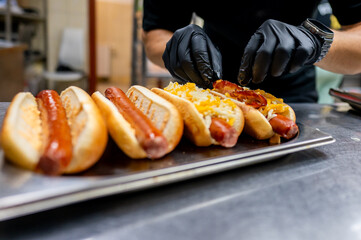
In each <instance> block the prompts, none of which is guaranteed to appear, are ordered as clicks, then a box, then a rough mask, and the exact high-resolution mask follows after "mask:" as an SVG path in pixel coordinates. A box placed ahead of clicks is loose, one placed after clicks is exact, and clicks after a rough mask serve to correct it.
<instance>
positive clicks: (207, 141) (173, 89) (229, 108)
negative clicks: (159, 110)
mask: <svg viewBox="0 0 361 240" xmlns="http://www.w3.org/2000/svg"><path fill="white" fill-rule="evenodd" d="M152 91H153V92H155V93H157V94H158V95H160V96H161V97H163V98H165V99H167V100H168V101H170V102H171V103H173V104H174V105H175V106H176V107H177V108H178V110H179V112H180V113H181V114H182V117H183V120H184V124H185V134H186V136H187V137H188V138H189V139H190V140H191V141H192V142H193V143H194V144H195V145H196V146H209V145H211V144H214V145H219V144H220V143H219V142H217V141H216V140H215V139H214V138H213V137H212V136H211V132H210V129H209V128H210V125H211V118H212V117H219V118H222V119H224V120H225V121H226V122H228V123H230V125H231V127H232V128H234V130H235V132H236V135H237V138H238V136H239V135H240V134H241V132H242V130H243V126H244V117H243V113H242V111H241V110H240V109H239V108H238V107H237V106H236V105H235V104H233V103H232V102H231V101H223V100H221V99H220V98H218V97H214V96H213V95H212V94H209V93H208V92H207V90H204V89H201V88H198V87H196V86H195V84H194V83H187V84H185V85H180V84H178V83H170V84H169V85H168V87H166V88H165V89H160V88H153V89H152ZM191 96H193V97H191ZM196 102H197V103H196ZM216 106H217V107H216ZM232 146H233V145H232ZM227 147H230V146H227Z"/></svg>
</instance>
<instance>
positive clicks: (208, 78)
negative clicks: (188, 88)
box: [163, 24, 222, 88]
mask: <svg viewBox="0 0 361 240" xmlns="http://www.w3.org/2000/svg"><path fill="white" fill-rule="evenodd" d="M163 61H164V65H165V67H166V68H167V69H168V71H169V72H170V73H171V74H172V76H173V77H174V78H176V79H178V80H181V81H185V82H194V83H196V84H197V85H198V86H200V87H205V88H208V87H211V86H212V82H214V81H216V80H218V79H221V78H222V57H221V54H220V52H219V51H218V49H217V48H216V47H215V46H214V45H213V43H212V42H211V40H210V39H209V37H208V36H207V34H206V33H205V32H204V31H203V29H202V28H200V27H199V26H197V25H194V24H191V25H188V26H187V27H184V28H181V29H178V30H177V31H176V32H175V33H174V34H173V37H172V38H171V39H170V40H169V42H168V43H167V47H166V49H165V51H164V53H163Z"/></svg>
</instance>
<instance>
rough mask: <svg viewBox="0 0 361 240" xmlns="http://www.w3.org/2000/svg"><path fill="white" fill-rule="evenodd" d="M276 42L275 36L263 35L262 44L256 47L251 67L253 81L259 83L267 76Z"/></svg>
mask: <svg viewBox="0 0 361 240" xmlns="http://www.w3.org/2000/svg"><path fill="white" fill-rule="evenodd" d="M276 44H277V37H276V36H274V35H271V36H269V37H264V40H263V44H262V45H261V46H260V48H259V49H258V51H257V54H256V57H255V59H254V64H253V68H252V75H253V78H252V82H253V83H256V84H258V83H261V82H263V80H264V79H265V77H266V76H267V73H268V72H269V69H270V65H271V61H272V56H273V52H274V50H275V47H276Z"/></svg>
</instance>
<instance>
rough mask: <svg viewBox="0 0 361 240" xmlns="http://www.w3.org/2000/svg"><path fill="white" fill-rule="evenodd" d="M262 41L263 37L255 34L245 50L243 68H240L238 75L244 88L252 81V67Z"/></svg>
mask: <svg viewBox="0 0 361 240" xmlns="http://www.w3.org/2000/svg"><path fill="white" fill-rule="evenodd" d="M262 40H263V38H262V36H261V35H260V34H258V33H255V34H253V36H252V37H251V39H250V40H249V42H248V44H247V46H246V48H245V49H244V53H243V56H242V61H241V66H240V67H239V73H238V82H239V84H241V85H243V86H245V85H247V84H248V83H249V82H250V81H251V79H252V65H253V62H254V58H255V56H256V52H257V50H258V47H259V45H260V44H261V43H262Z"/></svg>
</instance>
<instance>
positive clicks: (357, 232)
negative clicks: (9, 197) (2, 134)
mask: <svg viewBox="0 0 361 240" xmlns="http://www.w3.org/2000/svg"><path fill="white" fill-rule="evenodd" d="M292 106H293V107H294V109H295V111H296V114H297V118H298V122H300V123H302V124H303V125H302V129H303V130H302V131H301V133H303V132H304V129H305V128H307V127H305V126H309V127H310V128H309V129H311V130H312V131H315V132H313V133H312V134H311V135H314V137H315V138H317V135H316V133H319V132H318V131H317V130H316V129H320V130H321V131H322V132H326V133H328V134H330V135H332V136H333V137H334V138H335V139H336V142H335V143H332V144H327V145H323V146H318V147H316V148H309V149H302V151H297V152H294V153H290V154H286V155H283V156H276V157H275V158H273V157H270V158H269V159H267V160H271V159H273V161H266V162H259V163H258V164H253V165H249V166H243V167H239V166H242V164H241V163H238V164H239V165H237V167H236V166H232V165H229V166H227V165H224V166H222V164H221V163H220V162H217V159H219V158H220V159H222V158H223V157H224V156H222V152H223V151H220V150H219V149H218V148H217V147H215V148H212V150H211V154H210V155H206V152H202V151H200V152H195V153H194V154H195V156H206V157H208V158H210V159H209V160H207V161H216V162H214V163H212V164H210V165H209V167H213V166H217V165H219V166H221V170H220V172H218V173H215V172H217V171H218V170H215V169H211V170H210V172H206V173H202V172H201V173H200V174H199V175H198V177H197V178H192V179H188V180H186V181H179V180H178V179H177V178H176V177H175V178H174V179H169V178H167V177H168V176H171V175H172V174H168V173H167V172H162V173H163V174H164V176H165V177H164V178H162V177H160V178H153V177H150V176H148V179H152V180H151V181H149V182H147V183H146V184H149V186H153V188H148V189H143V190H142V191H135V192H134V191H133V192H127V193H126V194H125V193H123V194H114V195H113V194H111V195H109V196H108V197H101V198H98V196H94V197H96V198H97V199H94V200H89V201H81V202H79V203H77V204H70V205H67V206H65V207H60V208H54V209H53V210H47V211H44V212H41V213H37V214H32V215H28V216H23V217H18V218H15V219H12V220H7V221H2V222H1V223H0V238H1V239H17V238H20V239H21V238H26V239H67V238H69V236H72V238H74V239H173V240H174V239H240V238H241V239H358V238H360V237H361V214H360V212H361V201H360V199H361V187H360V183H361V121H360V120H361V116H360V115H359V113H358V112H356V111H353V110H352V109H350V107H349V106H348V105H335V106H331V105H317V104H294V105H292ZM0 110H1V105H0ZM0 114H1V111H0ZM306 131H307V130H306ZM301 137H302V134H301V135H300V136H299V138H298V139H296V140H295V141H291V142H290V143H289V144H293V143H295V142H297V141H299V140H300V138H301ZM306 145H307V144H306ZM281 146H282V145H281ZM108 147H109V148H110V149H107V151H110V150H111V147H112V145H111V144H110V145H109V146H108ZM271 147H272V146H271ZM301 147H303V146H301ZM265 148H267V146H266V147H265ZM306 148H307V147H306ZM253 150H254V149H252V150H251V151H253ZM227 151H230V152H228V153H227V154H228V155H232V154H234V155H237V154H239V153H240V152H232V151H233V150H231V149H229V150H227ZM118 154H120V153H118ZM178 154H179V155H180V156H183V157H182V158H181V159H180V160H179V162H178V160H177V159H176V160H175V161H173V163H172V164H170V166H165V167H164V166H163V167H159V166H158V167H157V164H158V165H162V164H163V163H164V162H163V161H162V160H161V161H159V162H154V163H152V164H146V163H144V162H142V164H141V165H142V166H141V167H139V166H138V167H135V166H134V165H132V164H131V163H130V162H128V163H124V164H123V165H119V163H115V162H112V161H110V160H109V162H108V161H106V162H104V165H103V166H102V167H100V163H99V166H96V168H94V169H91V170H89V171H88V172H87V173H84V176H66V177H65V178H64V179H63V180H62V181H66V185H67V187H68V188H71V189H72V190H74V189H76V188H78V189H79V187H83V188H90V189H94V190H99V189H106V192H104V194H105V195H107V194H108V193H111V192H112V191H114V189H116V188H117V187H119V186H121V185H122V184H124V182H122V181H123V180H124V179H125V178H126V177H130V176H135V175H138V176H139V175H143V174H146V173H149V172H152V171H155V172H158V173H159V172H160V171H165V170H167V169H168V170H169V169H172V168H173V167H177V168H178V167H180V168H183V167H184V166H187V164H184V163H185V162H186V161H187V159H185V157H184V155H182V153H181V152H179V153H178ZM227 154H226V155H227ZM261 155H262V153H260V154H258V155H255V156H256V157H257V156H261ZM117 156H120V155H117ZM169 157H171V156H169ZM195 159H196V158H194V159H193V160H195ZM215 159H216V160H215ZM173 160H174V158H173ZM258 160H261V161H262V159H258ZM221 161H222V160H221ZM201 162H202V161H198V162H197V161H194V164H195V165H194V166H193V167H192V168H191V169H182V170H181V171H180V172H183V173H186V174H191V175H192V176H193V174H198V172H196V170H199V169H203V168H204V167H207V166H202V165H198V164H200V163H201ZM232 162H237V160H235V159H225V161H224V164H231V163H232ZM112 166H113V168H112ZM195 166H196V167H195ZM194 167H195V168H194ZM124 168H125V169H135V171H137V173H136V174H129V172H124V171H123V170H124ZM152 168H156V169H154V170H149V169H152ZM5 169H7V170H10V171H17V170H18V169H16V170H15V168H12V167H10V166H9V165H8V164H5V165H4V166H3V172H4V170H5ZM111 169H115V170H113V171H114V172H112V170H111ZM230 169H232V170H230ZM7 170H6V171H7ZM193 170H195V171H193ZM208 170H209V169H207V171H208ZM225 170H228V171H225ZM127 171H128V170H127ZM7 172H8V171H7ZM8 173H9V172H8ZM208 173H213V174H208ZM9 174H10V173H9ZM109 174H110V176H109ZM112 174H115V175H116V174H125V176H124V177H125V178H123V179H122V180H119V178H117V177H112V176H111V175H112ZM175 175H177V173H175ZM201 175H204V176H201ZM2 177H6V176H4V175H2ZM183 177H184V176H182V179H183V180H185V179H187V178H183ZM41 178H42V176H34V175H32V176H30V177H29V176H28V175H23V176H20V177H19V178H18V179H14V180H13V181H12V182H10V184H11V185H12V188H13V189H18V190H19V189H22V187H23V186H24V185H26V182H27V181H29V179H33V180H32V181H35V182H37V183H38V184H41V183H42V184H43V185H41V186H44V187H47V188H52V192H53V193H52V194H56V193H57V192H62V191H64V188H58V187H56V186H57V181H59V179H58V178H53V179H51V178H50V179H49V181H47V182H46V183H44V181H42V180H41ZM80 179H83V180H82V181H80ZM144 179H147V177H145V178H144ZM3 180H4V178H1V184H4V183H3ZM99 180H101V181H99ZM102 180H104V181H105V182H106V183H107V184H109V186H110V187H109V188H104V185H102V184H100V185H99V184H98V183H99V182H102ZM133 180H134V179H133ZM118 181H120V182H118ZM157 181H160V182H162V181H165V182H167V183H169V184H166V185H163V186H162V187H155V188H154V186H157ZM173 181H177V183H170V182H173ZM8 183H9V182H8ZM118 183H122V184H118ZM128 183H132V181H130V182H128ZM133 183H135V185H129V187H130V188H133V189H135V190H138V189H139V188H138V187H142V185H143V184H145V181H141V184H140V185H137V184H136V181H134V182H133ZM163 183H164V182H163ZM41 186H40V187H39V186H38V187H37V188H41ZM149 186H147V187H149ZM34 189H35V187H34ZM2 190H3V189H1V192H2ZM118 190H119V189H118ZM122 191H123V190H122ZM96 192H97V191H95V192H91V193H90V194H93V193H96ZM25 194H26V193H25ZM102 194H103V193H102ZM74 196H76V198H80V200H81V198H82V197H84V196H82V194H81V193H79V194H77V195H74ZM23 198H24V199H23V201H27V198H28V196H27V195H24V197H23ZM54 199H56V198H54ZM58 199H59V201H63V200H64V199H62V198H58ZM10 202H11V201H10ZM43 204H46V203H45V202H43V203H41V207H44V206H43ZM61 204H64V203H61ZM61 204H60V205H61ZM65 204H67V203H65ZM32 207H34V208H36V207H37V206H32ZM50 207H51V206H50Z"/></svg>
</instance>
